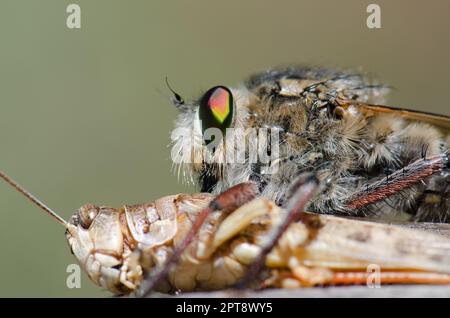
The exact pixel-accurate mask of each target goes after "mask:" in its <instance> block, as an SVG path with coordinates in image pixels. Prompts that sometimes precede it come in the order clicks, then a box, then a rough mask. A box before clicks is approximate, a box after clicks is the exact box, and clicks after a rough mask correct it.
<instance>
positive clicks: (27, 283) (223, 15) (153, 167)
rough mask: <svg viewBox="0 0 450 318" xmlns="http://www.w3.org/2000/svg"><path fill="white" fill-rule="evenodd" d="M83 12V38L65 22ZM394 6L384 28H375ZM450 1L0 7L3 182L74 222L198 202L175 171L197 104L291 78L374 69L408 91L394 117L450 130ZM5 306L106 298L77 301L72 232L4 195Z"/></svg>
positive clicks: (0, 213)
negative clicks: (176, 97)
mask: <svg viewBox="0 0 450 318" xmlns="http://www.w3.org/2000/svg"><path fill="white" fill-rule="evenodd" d="M72 2H73V3H77V4H79V5H80V6H81V19H82V22H81V29H79V30H77V29H75V30H71V29H68V28H67V27H66V17H67V15H68V14H67V13H66V7H67V5H68V4H70V3H72ZM371 2H376V3H377V4H379V5H380V6H381V10H382V11H381V12H382V14H381V18H382V29H368V28H367V27H366V18H367V16H368V14H367V13H366V7H367V5H368V4H369V3H371ZM449 31H450V2H449V1H446V0H442V1H427V2H422V1H395V2H394V1H379V0H378V1H349V0H346V1H332V0H330V1H313V0H308V1H300V0H298V1H271V2H269V1H258V0H253V1H238V0H233V1H206V0H205V1H137V0H134V1H106V0H102V1H100V0H96V1H84V0H77V1H75V0H72V1H62V0H53V1H47V0H46V1H44V0H41V1H31V0H29V1H20V0H1V2H0V41H1V44H0V45H1V46H0V152H1V155H0V169H2V170H4V171H6V172H7V173H9V174H10V175H11V176H13V177H14V178H16V179H17V180H18V181H20V182H21V183H22V184H23V185H24V186H26V187H27V188H28V189H29V190H30V191H32V192H33V193H35V194H36V195H37V196H39V197H40V198H41V199H42V200H43V201H44V202H46V203H48V205H49V206H51V207H52V208H54V209H55V210H56V211H58V212H59V213H61V215H62V216H63V217H65V218H69V216H70V215H71V214H72V213H73V212H75V211H76V209H77V208H78V207H79V206H81V205H82V204H84V203H87V202H92V203H96V204H105V205H111V206H120V205H121V204H124V203H139V202H144V201H151V200H153V199H155V198H158V197H160V196H163V195H167V194H173V193H177V192H192V191H195V188H193V187H189V186H187V185H183V184H180V183H179V182H178V181H177V179H176V177H175V175H174V174H173V173H172V172H171V161H170V152H169V149H168V148H167V144H168V138H169V133H170V129H171V127H172V121H173V120H174V118H175V114H176V111H175V109H174V108H173V107H172V106H171V105H170V103H169V96H170V94H169V92H168V90H167V88H166V86H165V83H164V77H165V76H168V77H169V79H170V82H171V84H172V86H174V87H175V89H176V90H177V91H178V92H179V93H180V94H181V95H183V96H184V97H185V98H191V97H196V96H198V94H199V93H201V92H202V91H204V90H205V89H208V88H209V87H211V86H213V85H217V84H225V85H233V84H238V83H239V82H240V81H241V80H243V79H244V78H245V77H246V76H247V75H249V74H251V73H252V72H255V71H258V70H261V69H264V68H267V67H270V66H274V65H279V64H287V63H312V64H318V65H329V66H333V67H341V68H350V69H355V70H362V71H365V72H368V73H369V74H372V75H373V76H374V77H375V78H377V79H379V80H380V81H382V82H385V83H387V84H389V85H391V86H393V87H394V90H393V92H392V94H391V98H390V100H389V104H390V105H397V106H403V107H408V108H414V109H421V110H426V111H431V112H438V113H444V114H447V115H450V111H449V106H448V102H447V101H448V100H450V89H449V88H450V87H449V84H450V79H449V74H450V61H449V56H450V41H449V36H448V32H449ZM0 259H1V265H0V269H1V270H0V296H3V297H5V296H8V297H9V296H43V297H47V296H64V297H80V296H108V295H110V294H109V293H108V292H106V291H102V290H100V289H99V288H98V287H96V286H94V285H93V284H92V283H91V282H89V281H88V279H87V278H86V276H85V275H83V280H82V283H81V288H80V289H68V288H67V287H66V277H67V274H66V267H67V265H69V264H71V263H75V259H74V258H73V257H72V255H71V254H70V252H69V249H68V246H67V243H66V241H65V238H64V236H63V229H62V228H61V227H60V226H59V225H57V224H56V223H54V222H53V221H52V220H51V219H50V218H48V217H46V216H45V215H44V214H42V213H41V212H40V210H39V209H37V208H36V207H34V206H33V205H31V204H30V203H29V202H28V201H27V200H25V199H24V198H23V197H22V196H21V195H19V194H18V193H17V192H15V191H14V190H13V189H11V188H10V187H8V186H7V185H5V184H4V183H3V182H0Z"/></svg>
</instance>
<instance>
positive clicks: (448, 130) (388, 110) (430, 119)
mask: <svg viewBox="0 0 450 318" xmlns="http://www.w3.org/2000/svg"><path fill="white" fill-rule="evenodd" d="M339 104H340V105H341V106H342V107H344V108H349V107H351V106H354V107H357V109H358V111H359V112H361V113H363V114H365V115H367V116H374V115H376V114H392V115H395V116H399V117H401V118H404V119H406V120H410V121H417V122H422V123H427V124H430V125H432V126H435V127H437V128H438V129H439V130H441V131H442V132H443V133H444V134H445V135H449V134H450V116H446V115H439V114H432V113H427V112H421V111H415V110H409V109H403V108H395V107H389V106H382V105H371V104H366V103H361V102H356V101H349V100H341V101H339Z"/></svg>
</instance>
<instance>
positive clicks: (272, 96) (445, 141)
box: [147, 67, 450, 291]
mask: <svg viewBox="0 0 450 318" xmlns="http://www.w3.org/2000/svg"><path fill="white" fill-rule="evenodd" d="M169 88H170V87H169ZM172 91H173V90H172ZM386 92H387V88H386V87H385V86H383V85H378V84H370V83H368V82H367V81H366V80H364V79H363V78H362V77H361V76H359V75H355V74H349V73H345V72H339V71H334V70H329V69H319V68H310V67H291V68H285V69H274V70H269V71H266V72H263V73H261V74H257V75H254V76H252V77H250V79H249V80H248V81H247V82H246V83H245V84H244V85H242V86H241V87H239V88H234V89H230V88H228V87H225V86H215V87H213V88H211V89H209V90H208V91H207V92H206V93H205V94H204V95H203V96H202V97H201V98H199V99H198V100H197V101H193V102H185V101H184V99H183V98H181V96H180V95H179V94H177V93H175V92H174V91H173V93H174V99H173V101H174V105H175V106H176V107H177V108H178V109H179V110H180V113H179V116H178V119H177V121H176V126H175V129H174V130H173V132H172V135H171V139H172V144H173V148H172V158H173V155H174V154H175V155H176V158H184V159H186V158H187V159H188V160H184V161H181V163H180V161H176V163H178V164H179V167H180V169H181V168H183V169H184V170H185V171H187V173H185V175H188V176H194V177H196V178H197V179H198V181H199V184H200V186H201V190H202V191H206V192H212V193H215V194H218V193H221V192H222V191H224V190H225V189H228V188H229V187H231V186H234V185H236V184H237V185H239V184H242V183H244V182H249V181H251V182H252V184H253V185H254V184H256V186H257V188H258V190H259V191H260V192H261V195H262V196H264V197H267V198H269V199H271V200H274V201H275V203H276V204H278V205H281V206H284V207H285V208H286V211H287V215H286V217H285V218H284V220H283V222H282V223H281V224H280V225H279V226H278V227H277V228H276V229H274V231H273V233H272V234H271V236H270V237H271V240H270V241H269V242H268V243H267V244H266V245H265V246H264V248H262V250H261V253H260V255H259V257H258V258H257V259H256V260H255V261H254V262H253V263H252V264H251V265H250V267H249V270H248V272H247V274H246V275H245V277H244V278H243V280H242V281H241V283H239V284H238V285H239V287H245V286H247V285H248V284H249V283H251V281H252V280H253V279H254V278H255V277H256V276H257V275H258V272H259V271H260V269H261V268H262V267H263V265H264V261H265V258H266V256H267V255H268V254H269V252H270V251H271V250H272V248H274V246H275V245H276V244H277V241H278V240H279V239H280V238H281V237H282V235H283V233H284V232H285V231H286V230H287V228H288V227H289V226H290V224H292V223H293V222H294V221H295V220H298V219H301V217H302V213H303V211H304V210H306V211H311V212H315V213H321V214H335V215H350V216H366V215H380V214H381V215H395V214H399V213H406V214H409V215H410V216H411V219H412V220H415V221H440V222H448V221H450V187H449V181H450V169H449V167H450V166H449V153H448V148H449V142H450V136H449V131H450V117H447V116H443V115H434V114H427V113H423V112H414V111H410V110H402V109H395V108H391V107H385V106H378V105H376V104H381V103H382V102H383V98H384V96H385V95H386ZM230 128H232V130H233V129H239V134H234V135H238V138H239V139H240V140H241V141H245V142H246V143H247V144H249V145H251V144H255V138H254V134H253V130H246V129H244V130H243V129H241V128H257V129H261V128H268V129H270V130H274V131H276V132H277V133H279V134H280V138H279V140H278V144H276V150H277V151H276V154H275V158H271V163H269V168H270V167H271V165H273V164H276V165H277V169H275V170H274V169H269V171H270V173H266V168H267V167H266V166H264V165H263V164H265V163H266V162H262V161H258V160H256V161H255V157H254V149H259V148H258V147H256V148H255V147H252V148H251V149H252V150H251V151H242V147H241V149H240V151H239V150H238V153H239V154H240V155H241V158H242V156H244V160H243V161H240V162H239V163H237V162H228V161H224V160H223V158H224V157H226V158H228V155H227V154H228V153H229V152H232V151H235V150H236V149H235V146H234V144H232V145H231V146H230V145H229V140H230V139H229V138H226V136H227V134H228V132H229V131H230ZM211 130H213V131H214V130H215V131H216V133H215V134H214V133H211ZM217 131H218V132H219V133H220V134H217ZM247 131H250V133H247ZM224 135H225V136H224ZM186 136H189V137H190V138H186ZM264 136H267V137H266V138H264ZM269 136H270V137H269ZM233 137H234V136H233ZM271 138H272V134H266V135H263V138H262V140H261V138H258V141H257V142H256V143H257V144H263V145H266V148H268V152H272V142H271V141H272V140H271ZM211 145H213V146H212V147H211ZM205 148H206V149H205ZM186 149H187V150H188V152H187V153H188V155H187V156H186V155H185V153H184V152H185V151H186ZM250 158H251V159H252V160H250ZM257 159H258V158H257ZM250 192H252V191H250ZM210 210H212V209H210ZM208 212H210V211H208V210H204V212H203V213H201V214H200V215H199V217H198V218H197V222H196V223H194V226H193V227H192V229H191V230H190V232H189V233H188V234H187V235H186V238H185V240H184V243H182V244H181V245H180V249H178V250H175V253H174V256H173V258H172V259H171V260H170V261H169V264H170V263H176V262H177V261H178V259H179V257H180V255H181V253H182V249H184V248H185V247H186V246H188V244H189V242H191V241H192V239H193V238H194V236H195V235H196V233H197V232H198V230H199V228H200V226H201V225H202V224H203V223H204V222H205V220H206V217H207V214H208ZM167 272H168V269H164V270H163V271H162V272H161V275H156V278H155V279H153V280H152V281H151V283H150V288H149V289H148V290H147V291H149V290H150V289H151V288H153V287H154V286H155V285H156V283H157V282H158V281H159V280H161V279H162V278H163V277H165V276H166V275H167Z"/></svg>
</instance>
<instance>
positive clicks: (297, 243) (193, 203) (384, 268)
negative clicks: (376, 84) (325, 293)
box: [0, 171, 450, 295]
mask: <svg viewBox="0 0 450 318" xmlns="http://www.w3.org/2000/svg"><path fill="white" fill-rule="evenodd" d="M0 177H1V178H3V179H4V180H5V181H6V182H8V183H9V184H10V185H12V186H13V187H14V188H16V189H17V190H18V191H19V192H21V193H22V194H24V195H25V196H26V197H27V198H28V199H30V200H31V201H32V202H34V203H35V204H36V205H38V206H39V207H40V208H41V209H43V210H44V211H45V212H47V213H48V214H49V215H50V216H52V217H53V218H54V219H55V220H56V221H57V222H58V223H60V224H61V225H63V226H64V227H65V229H66V232H65V235H66V239H67V241H68V243H69V246H70V249H71V251H72V253H73V254H74V255H75V258H76V259H77V261H78V262H79V263H80V265H81V266H82V268H83V269H84V271H85V272H86V274H87V275H88V276H89V278H90V279H91V280H92V281H93V282H94V283H95V284H97V285H98V286H100V287H103V288H106V289H108V290H109V291H111V292H112V293H114V294H119V295H125V294H131V293H135V294H137V295H139V294H140V288H142V286H144V285H145V282H146V276H148V277H150V278H151V277H154V275H153V274H154V273H155V272H156V273H158V271H160V270H161V268H164V266H166V264H167V262H168V261H169V260H170V258H171V257H173V254H174V251H175V250H176V249H177V248H179V246H180V244H181V243H182V242H183V241H184V239H185V236H186V234H187V233H189V231H190V230H191V229H192V227H193V225H194V224H195V221H196V219H198V216H199V214H200V213H202V211H204V210H205V209H208V210H209V212H210V213H208V216H207V218H206V220H205V222H204V224H203V226H201V227H200V228H199V231H198V233H197V235H196V236H195V237H194V238H193V240H192V241H191V243H190V244H189V245H188V246H187V247H186V248H184V249H183V253H182V254H181V255H180V257H179V260H178V262H177V264H176V266H174V267H171V268H170V269H169V270H168V275H167V276H166V277H164V280H162V281H159V282H158V283H157V284H156V286H155V290H158V291H160V292H167V293H173V292H176V291H183V292H184V291H198V290H218V289H224V288H229V287H233V286H234V285H235V284H237V283H239V281H240V280H241V279H242V278H243V277H244V276H245V274H246V272H248V271H249V266H251V264H253V263H254V262H255V260H257V258H258V257H259V256H260V255H261V251H262V250H263V249H264V247H265V246H267V242H268V241H270V240H271V239H273V234H274V231H275V230H276V229H278V228H279V227H280V224H282V223H283V220H284V219H285V218H286V210H285V209H283V208H281V207H279V206H277V205H276V204H275V203H274V202H273V201H270V200H268V199H267V198H264V197H256V198H255V199H251V198H252V197H253V195H248V196H247V197H246V198H244V199H242V193H243V192H239V193H240V194H239V195H241V198H240V199H239V198H238V200H235V199H236V197H235V196H236V189H235V188H234V189H233V188H231V189H229V190H227V191H225V192H224V193H223V194H221V195H218V196H214V195H211V194H208V193H198V194H192V195H187V194H177V195H170V196H166V197H163V198H160V199H158V200H155V201H154V202H151V203H145V204H137V205H125V206H123V207H121V208H119V209H115V208H111V207H106V206H95V205H92V204H86V205H83V206H82V207H81V208H80V209H79V210H78V212H77V213H75V214H74V215H73V216H72V217H71V218H70V220H69V221H65V220H64V219H62V218H61V217H60V216H58V215H57V214H56V213H55V212H54V211H53V210H51V209H50V208H49V207H48V206H47V205H45V204H44V203H42V202H41V201H40V200H39V199H37V198H36V197H35V196H34V195H32V194H31V193H30V192H28V191H27V190H25V189H24V188H23V187H21V186H20V185H19V184H18V183H17V182H16V181H14V180H13V179H11V178H10V177H8V176H7V175H6V174H5V173H3V172H1V171H0ZM240 190H242V189H240ZM304 190H305V188H304V187H303V189H302V191H304ZM230 195H232V196H233V202H236V201H240V202H244V201H247V202H246V203H243V204H242V205H240V206H238V207H237V206H233V207H230V206H227V207H224V206H225V205H223V202H225V201H226V200H227V197H228V196H230ZM275 232H276V231H275ZM264 257H265V259H264V268H263V269H262V272H261V273H260V275H258V276H257V277H256V278H255V279H254V280H253V281H252V282H251V283H250V287H252V288H255V289H259V288H269V287H272V288H294V287H312V286H318V285H320V286H325V285H351V284H365V283H366V282H367V281H368V279H370V275H371V274H370V273H368V272H367V271H366V269H367V267H368V266H370V265H372V264H375V265H377V266H378V267H379V268H380V270H381V271H380V273H379V280H380V283H381V284H392V283H402V284H450V237H447V236H445V235H439V234H438V233H432V232H427V231H423V230H417V229H410V228H405V227H402V226H397V225H389V224H383V223H375V222H369V221H361V220H356V219H349V218H343V217H337V216H331V215H318V214H312V213H306V212H303V213H301V218H300V220H298V221H297V222H292V223H290V224H289V226H288V227H287V228H286V229H285V230H284V231H283V233H282V235H281V236H280V238H279V239H278V240H277V243H276V245H275V246H274V247H273V248H272V249H271V250H270V251H269V252H268V253H267V254H266V255H265V256H264ZM146 273H147V275H146Z"/></svg>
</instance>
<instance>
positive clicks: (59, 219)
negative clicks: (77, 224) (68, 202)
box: [0, 170, 72, 231]
mask: <svg viewBox="0 0 450 318" xmlns="http://www.w3.org/2000/svg"><path fill="white" fill-rule="evenodd" d="M0 177H1V178H2V179H3V180H5V181H6V182H7V183H9V184H10V185H11V186H12V187H13V188H15V189H16V190H17V191H19V192H20V193H22V194H23V195H24V196H26V197H27V198H28V199H29V200H30V201H31V202H33V203H34V204H36V205H37V206H38V207H40V208H41V209H42V210H44V211H45V212H46V213H47V214H48V215H50V216H51V217H52V218H53V219H55V220H56V222H58V223H59V224H61V225H63V226H64V227H65V228H66V229H68V230H69V231H70V230H71V227H72V225H71V224H69V222H67V221H66V220H64V219H63V218H62V217H60V216H59V215H58V214H56V213H55V212H54V211H53V210H52V209H50V208H49V207H48V206H47V205H45V204H44V203H43V202H41V200H39V199H38V198H36V197H35V196H34V195H32V194H31V193H30V192H28V191H27V190H25V189H24V188H22V187H21V186H20V185H19V184H18V183H17V182H16V181H14V180H13V179H11V178H10V177H8V176H7V175H6V174H5V173H4V172H3V171H1V170H0Z"/></svg>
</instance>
